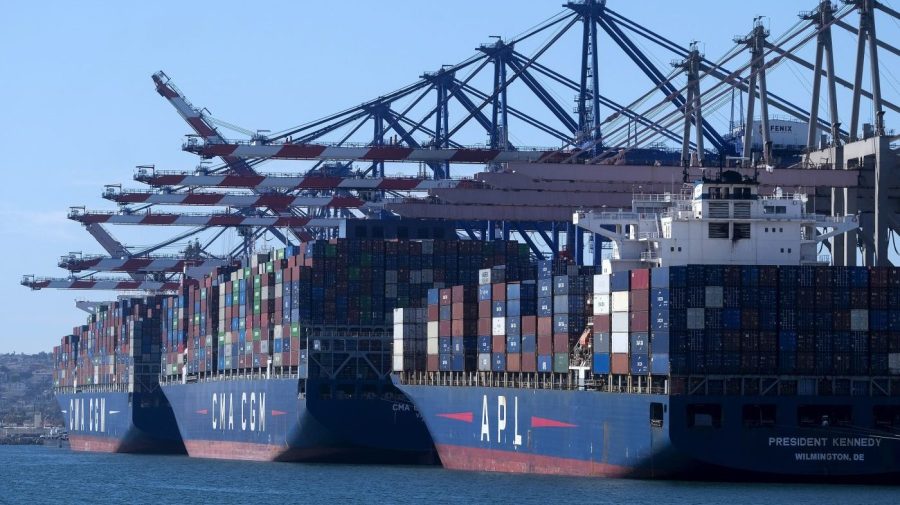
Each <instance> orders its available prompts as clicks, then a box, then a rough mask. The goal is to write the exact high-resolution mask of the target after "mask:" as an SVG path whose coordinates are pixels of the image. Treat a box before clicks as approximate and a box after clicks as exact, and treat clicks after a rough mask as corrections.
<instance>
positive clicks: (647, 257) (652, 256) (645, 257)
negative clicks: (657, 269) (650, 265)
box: [641, 251, 659, 261]
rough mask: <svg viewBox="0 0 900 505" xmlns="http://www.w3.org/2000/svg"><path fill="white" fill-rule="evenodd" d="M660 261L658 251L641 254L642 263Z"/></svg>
mask: <svg viewBox="0 0 900 505" xmlns="http://www.w3.org/2000/svg"><path fill="white" fill-rule="evenodd" d="M658 259H659V254H658V253H657V252H656V251H643V252H641V261H655V260H658Z"/></svg>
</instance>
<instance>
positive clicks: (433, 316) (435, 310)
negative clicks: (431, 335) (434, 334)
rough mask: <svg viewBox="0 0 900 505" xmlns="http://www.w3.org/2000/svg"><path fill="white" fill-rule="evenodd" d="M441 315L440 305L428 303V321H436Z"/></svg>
mask: <svg viewBox="0 0 900 505" xmlns="http://www.w3.org/2000/svg"><path fill="white" fill-rule="evenodd" d="M440 317H441V306H440V305H429V306H428V320H429V321H438V320H439V319H440Z"/></svg>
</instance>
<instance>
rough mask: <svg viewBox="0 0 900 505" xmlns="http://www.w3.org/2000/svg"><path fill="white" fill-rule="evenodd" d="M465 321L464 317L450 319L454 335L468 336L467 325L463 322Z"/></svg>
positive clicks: (451, 330) (451, 331)
mask: <svg viewBox="0 0 900 505" xmlns="http://www.w3.org/2000/svg"><path fill="white" fill-rule="evenodd" d="M464 322H465V321H463V320H462V319H454V320H452V321H450V333H451V335H452V336H454V337H465V336H466V329H465V328H466V325H465V324H463V323H464Z"/></svg>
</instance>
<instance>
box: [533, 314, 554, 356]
mask: <svg viewBox="0 0 900 505" xmlns="http://www.w3.org/2000/svg"><path fill="white" fill-rule="evenodd" d="M537 334H538V336H539V337H540V336H541V335H543V336H547V337H549V336H551V335H553V318H552V317H550V316H546V317H539V318H537ZM538 354H543V353H538Z"/></svg>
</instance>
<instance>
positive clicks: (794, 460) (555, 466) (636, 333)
mask: <svg viewBox="0 0 900 505" xmlns="http://www.w3.org/2000/svg"><path fill="white" fill-rule="evenodd" d="M805 203H806V200H805V197H804V195H789V194H784V193H783V192H781V191H780V190H777V189H776V190H775V192H774V194H772V195H761V194H759V192H758V185H757V184H756V182H755V177H748V176H744V175H741V174H739V173H737V172H735V171H726V172H724V173H719V174H718V175H716V176H713V177H709V178H704V179H702V180H700V181H698V182H696V183H694V184H691V185H685V187H684V189H683V191H682V192H680V193H670V194H664V195H642V196H635V197H634V201H633V208H632V209H631V211H629V212H624V211H618V212H579V213H576V214H575V216H574V221H575V222H576V224H577V225H578V226H579V227H582V228H586V229H588V230H590V231H592V232H594V233H597V234H600V235H603V236H604V237H606V238H608V239H609V240H610V241H611V243H612V247H611V251H610V254H609V257H608V258H605V259H603V261H602V269H601V271H600V272H591V271H590V269H585V268H583V267H581V268H579V267H572V266H567V265H564V264H561V263H558V262H554V261H543V262H540V264H539V267H538V269H537V275H536V277H537V279H536V281H533V282H528V281H521V282H510V281H509V280H502V279H496V278H494V277H493V276H492V271H490V270H485V271H484V272H482V275H480V276H479V277H480V278H479V283H478V285H474V284H469V285H459V286H454V287H452V288H447V289H440V290H433V291H431V292H429V299H428V305H427V308H426V314H425V317H424V318H422V317H419V316H420V314H419V313H417V312H415V311H413V312H412V313H411V314H410V315H409V316H406V313H405V311H403V310H402V309H401V310H399V311H398V316H397V317H395V321H396V324H395V331H394V339H395V343H394V349H395V357H394V363H395V366H394V368H395V370H396V372H395V374H394V381H395V383H396V384H398V387H399V388H400V389H401V390H402V391H403V392H404V393H406V394H407V395H408V396H409V397H410V399H411V400H412V402H413V403H414V405H415V407H416V408H417V409H418V411H419V412H420V413H421V415H422V416H423V418H424V421H425V424H426V425H427V426H428V431H429V433H430V434H431V436H432V438H433V440H434V442H435V446H436V448H437V451H438V454H439V456H440V460H441V463H442V464H443V465H444V466H445V467H447V468H450V469H455V470H473V471H498V472H514V473H536V474H562V475H576V476H603V477H636V478H681V479H724V480H789V481H806V480H811V481H829V482H831V481H849V482H868V481H893V482H896V479H897V478H898V477H900V401H898V400H900V269H894V268H876V267H869V268H867V267H831V266H827V259H826V258H820V257H819V256H818V251H819V247H821V245H822V243H823V242H824V241H826V240H828V239H829V238H832V237H834V236H837V235H840V234H844V233H846V232H847V231H849V230H853V229H854V228H856V226H857V224H856V219H857V218H856V217H855V216H848V217H842V218H832V217H823V216H817V215H814V214H808V213H807V212H806V210H805V207H806V205H805ZM451 326H463V327H465V328H470V329H472V330H473V331H472V332H471V333H466V334H465V335H464V336H462V337H457V336H455V334H451V333H449V332H448V331H447V330H448V328H449V327H451ZM422 338H424V339H425V349H426V353H425V355H418V354H416V350H417V349H420V348H421V346H420V345H419V342H420V341H421V339H422Z"/></svg>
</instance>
